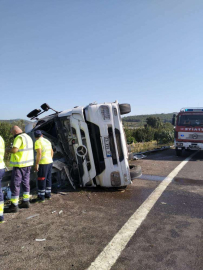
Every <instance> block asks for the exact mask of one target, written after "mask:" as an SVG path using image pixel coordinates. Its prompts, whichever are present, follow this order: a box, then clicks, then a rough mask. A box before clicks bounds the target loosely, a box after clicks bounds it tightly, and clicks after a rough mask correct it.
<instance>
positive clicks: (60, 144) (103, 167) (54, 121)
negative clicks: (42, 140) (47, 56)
mask: <svg viewBox="0 0 203 270" xmlns="http://www.w3.org/2000/svg"><path fill="white" fill-rule="evenodd" d="M43 105H44V107H43ZM43 105H42V108H43V109H44V108H45V104H43ZM46 106H48V105H47V104H46ZM48 108H50V107H49V106H48ZM45 111H47V109H46V110H45ZM130 111H131V108H130V105H129V104H119V103H118V102H117V101H116V102H112V103H102V104H97V103H91V104H89V105H88V106H86V107H79V106H76V107H74V108H73V109H72V110H67V111H62V112H56V113H55V114H53V115H50V116H47V117H44V118H41V119H40V120H38V121H37V122H35V124H34V126H31V125H29V126H27V127H26V132H27V133H31V135H32V133H33V132H34V131H35V130H41V131H42V133H43V136H44V137H46V138H47V139H49V140H50V141H51V142H52V145H53V149H54V164H53V168H55V169H58V170H60V169H61V168H63V169H65V171H66V175H67V177H68V179H69V181H70V182H71V183H72V186H73V187H76V186H81V187H87V186H88V187H89V186H93V187H94V186H102V187H126V186H127V185H129V184H131V180H132V178H134V177H138V176H140V175H141V168H140V167H139V168H138V167H137V168H135V166H134V167H131V170H130V166H129V162H128V150H127V145H126V139H125V134H124V129H123V125H122V120H121V114H125V113H129V112H130ZM39 114H40V112H39V110H34V111H32V112H31V113H30V114H28V117H30V118H32V119H33V117H34V118H36V117H37V116H38V115H39ZM32 137H33V135H32Z"/></svg>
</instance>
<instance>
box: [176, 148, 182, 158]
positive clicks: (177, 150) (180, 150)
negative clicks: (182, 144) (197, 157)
mask: <svg viewBox="0 0 203 270" xmlns="http://www.w3.org/2000/svg"><path fill="white" fill-rule="evenodd" d="M176 156H178V157H181V156H182V149H176Z"/></svg>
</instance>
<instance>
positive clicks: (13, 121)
mask: <svg viewBox="0 0 203 270" xmlns="http://www.w3.org/2000/svg"><path fill="white" fill-rule="evenodd" d="M18 121H23V123H24V125H27V124H29V123H32V122H31V121H29V120H25V119H19V118H18V119H10V120H0V122H7V123H10V124H15V123H16V122H18Z"/></svg>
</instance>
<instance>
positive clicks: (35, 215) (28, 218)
mask: <svg viewBox="0 0 203 270" xmlns="http://www.w3.org/2000/svg"><path fill="white" fill-rule="evenodd" d="M39 215H40V214H35V215H33V216H30V217H27V218H26V219H31V218H34V217H37V216H39Z"/></svg>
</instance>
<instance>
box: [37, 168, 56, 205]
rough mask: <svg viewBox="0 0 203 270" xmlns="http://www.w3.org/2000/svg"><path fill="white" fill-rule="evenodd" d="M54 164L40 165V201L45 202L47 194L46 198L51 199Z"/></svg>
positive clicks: (38, 180) (38, 181) (38, 182)
mask: <svg viewBox="0 0 203 270" xmlns="http://www.w3.org/2000/svg"><path fill="white" fill-rule="evenodd" d="M52 164H53V163H50V164H39V171H38V179H37V184H38V198H39V199H40V200H44V198H45V194H46V198H50V197H51V184H52V181H51V169H52Z"/></svg>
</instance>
